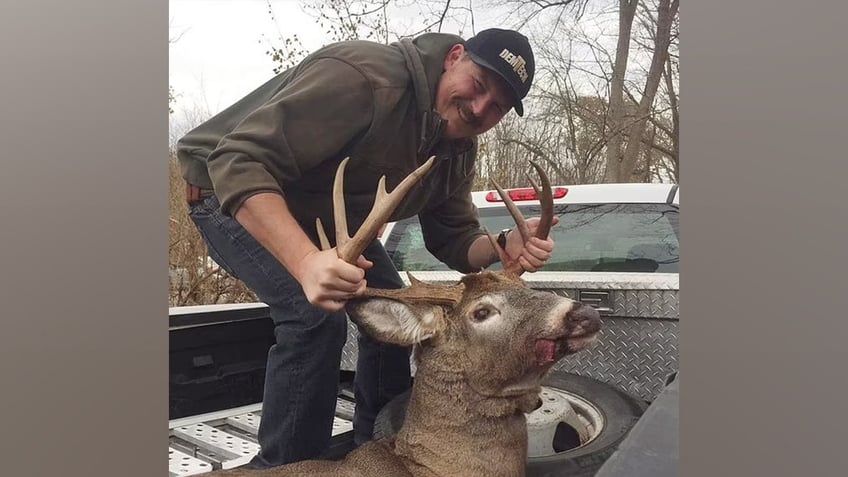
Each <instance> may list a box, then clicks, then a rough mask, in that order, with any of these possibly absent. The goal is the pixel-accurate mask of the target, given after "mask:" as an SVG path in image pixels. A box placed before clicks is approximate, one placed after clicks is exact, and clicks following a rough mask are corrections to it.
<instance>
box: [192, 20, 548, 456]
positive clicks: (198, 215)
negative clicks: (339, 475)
mask: <svg viewBox="0 0 848 477" xmlns="http://www.w3.org/2000/svg"><path fill="white" fill-rule="evenodd" d="M533 72H534V59H533V52H532V50H531V48H530V44H529V42H528V41H527V39H526V38H525V37H524V36H523V35H521V34H519V33H517V32H514V31H510V30H500V29H491V30H485V31H482V32H480V33H479V34H478V35H476V36H475V37H473V38H471V39H469V40H468V41H467V42H465V41H463V39H462V38H460V37H458V36H454V35H448V34H441V33H429V34H424V35H421V36H419V37H417V38H415V39H414V40H410V39H404V40H401V41H400V42H398V43H394V44H391V45H382V44H377V43H372V42H365V41H349V42H341V43H336V44H333V45H329V46H326V47H324V48H322V49H320V50H318V51H316V52H315V53H313V54H311V55H310V56H308V57H307V58H306V59H304V60H303V61H302V62H301V63H300V64H298V65H297V66H295V67H293V68H291V69H289V70H287V71H285V72H283V73H281V74H279V75H278V76H276V77H274V78H273V79H271V80H270V81H268V82H267V83H265V84H264V85H262V86H260V87H259V88H258V89H256V90H255V91H253V92H252V93H250V94H248V95H247V96H246V97H245V98H243V99H241V100H240V101H238V102H237V103H235V104H234V105H232V106H231V107H229V108H228V109H226V110H224V111H223V112H221V113H219V114H218V115H216V116H214V117H213V118H211V119H210V120H208V121H207V122H205V123H204V124H201V125H200V126H199V127H197V128H196V129H194V130H192V131H191V132H189V133H188V134H187V135H186V136H185V137H184V138H182V139H181V140H180V142H179V144H178V156H179V160H180V164H181V167H182V171H183V176H184V178H185V179H186V181H187V183H188V196H189V197H188V198H189V203H190V213H191V217H192V219H193V221H194V222H195V224H196V225H197V227H198V229H199V230H200V233H201V235H202V236H203V238H204V240H205V241H206V243H207V245H208V249H209V254H210V256H212V258H213V259H214V260H215V261H216V262H217V263H218V264H220V265H221V266H222V267H223V268H224V269H225V270H227V271H228V272H229V273H231V274H232V275H234V276H236V277H238V278H239V279H241V280H242V281H243V282H244V283H246V284H247V286H249V287H250V288H251V289H252V290H253V291H254V292H255V293H256V295H257V296H258V297H259V299H261V300H262V301H263V302H265V303H267V304H268V305H269V306H270V310H271V317H272V319H273V321H274V324H275V337H276V344H275V345H274V346H272V348H271V350H270V351H269V354H268V367H267V373H266V380H265V392H264V402H263V412H262V421H261V425H260V429H259V443H260V446H261V451H260V453H259V454H258V455H257V456H256V458H254V460H253V462H252V466H254V467H260V468H261V467H270V466H274V465H279V464H283V463H289V462H294V461H298V460H303V459H308V458H315V457H318V456H320V454H321V453H322V452H323V451H325V450H326V449H327V447H328V443H329V438H330V431H331V425H332V419H333V414H334V408H335V400H336V391H337V385H338V379H339V362H340V357H341V350H342V347H343V345H344V342H345V338H346V330H347V324H346V317H345V315H344V312H343V308H344V304H345V301H346V300H349V299H350V298H352V297H354V296H356V295H357V294H359V293H361V292H362V291H363V290H364V288H365V286H366V283H367V284H368V286H370V287H374V288H399V287H401V286H402V285H403V283H402V281H401V280H400V277H399V275H398V273H397V271H396V270H395V269H394V267H393V265H392V264H391V261H390V260H389V258H388V256H387V254H386V252H385V250H384V249H383V248H382V246H381V245H380V243H379V242H378V241H376V240H375V241H374V242H373V243H372V244H371V245H370V246H369V247H368V249H367V250H366V251H365V252H364V254H363V256H361V257H359V259H358V261H357V263H356V264H355V265H352V264H348V263H345V262H343V261H342V260H340V259H339V258H338V257H337V255H336V250H335V249H332V250H328V251H321V250H319V248H318V247H317V246H316V244H317V243H318V240H317V238H316V232H315V218H316V217H320V218H321V220H322V222H323V223H324V224H325V227H327V226H329V227H330V230H328V231H327V232H328V235H329V236H330V237H333V236H334V231H333V230H332V224H333V220H332V194H331V190H332V183H333V176H334V174H335V172H336V169H337V166H338V164H339V162H340V161H341V160H342V159H343V158H345V157H347V156H350V161H349V163H348V166H347V170H346V175H345V178H346V179H345V198H346V199H345V200H346V205H347V214H348V223H349V230H351V232H354V231H355V230H357V229H358V227H359V225H360V224H361V223H362V221H363V220H364V218H365V216H366V215H367V213H368V211H369V210H370V209H371V206H372V204H373V201H374V195H375V192H376V188H377V182H378V179H379V178H380V176H382V175H385V176H386V178H387V180H386V185H387V188H388V189H389V190H392V189H393V188H394V187H395V186H396V185H397V184H398V183H399V182H400V181H401V180H402V179H403V178H404V177H406V175H407V174H409V173H410V172H412V171H413V170H414V169H415V168H416V167H417V166H419V165H420V164H422V163H423V162H424V161H425V160H427V159H428V158H429V157H430V156H432V155H435V156H436V163H435V164H434V166H433V168H432V169H431V171H430V172H429V174H428V175H427V176H426V177H425V178H424V179H423V181H422V182H421V184H420V185H418V186H416V187H415V188H413V190H412V191H411V192H410V193H409V194H408V195H407V198H406V199H405V201H404V202H403V203H402V204H401V205H400V206H399V207H398V209H397V211H396V212H395V214H394V216H393V218H392V219H393V220H397V219H400V218H403V217H409V216H411V215H415V214H418V216H419V220H420V221H421V224H422V228H423V233H424V238H425V241H426V244H427V248H428V250H430V251H431V252H432V253H433V254H434V255H435V256H436V257H438V258H439V259H440V260H442V261H443V262H445V263H446V264H448V265H449V266H451V267H452V268H454V269H456V270H459V271H462V272H470V271H476V270H480V269H481V268H484V267H486V266H488V265H490V264H491V263H493V262H495V261H497V260H498V256H497V254H496V253H495V252H494V250H493V248H492V246H491V244H490V242H489V241H488V239H487V238H486V237H485V235H484V234H483V232H482V231H481V230H480V225H479V222H478V219H477V213H476V209H475V208H474V206H473V204H472V202H471V194H470V191H471V185H472V182H473V179H474V161H475V156H476V147H477V143H476V136H477V135H478V134H481V133H483V132H485V131H487V130H488V129H490V128H491V127H493V126H494V125H495V124H497V123H498V121H500V120H501V118H503V116H504V115H505V114H506V113H507V112H508V111H509V110H510V109H513V108H514V109H515V111H516V112H517V113H518V114H519V115H522V114H523V106H522V103H521V100H522V99H523V98H524V97H525V96H526V94H527V92H528V90H529V88H530V85H531V83H532V80H533ZM213 191H214V192H213ZM537 223H538V220H537V219H531V220H530V221H529V224H530V226H531V231H532V230H535V227H536V225H537ZM505 237H506V241H507V253H509V254H510V256H513V257H515V256H520V257H521V258H520V259H519V261H520V263H521V264H522V266H523V267H524V268H525V269H526V270H528V271H535V270H538V269H539V268H540V267H541V266H542V264H543V263H544V262H545V260H547V259H548V258H549V257H550V252H551V250H552V248H553V242H552V241H551V240H549V239H548V240H540V239H533V240H531V241H529V242H528V243H527V244H526V245H525V244H523V242H522V240H521V237H520V234H518V233H508V234H506V236H505ZM408 360H409V350H408V349H404V348H400V347H396V346H390V345H385V344H380V343H377V342H376V341H374V340H373V339H371V338H370V337H368V336H366V335H364V334H363V336H361V337H360V340H359V353H358V362H357V368H356V375H355V383H354V391H355V395H356V403H357V405H356V412H355V416H354V435H355V441H356V443H357V444H361V443H362V442H364V441H366V440H368V439H370V438H371V434H372V431H373V423H374V418H375V417H376V414H377V412H378V411H379V409H380V407H382V406H383V405H384V404H385V403H386V402H388V401H389V400H390V399H391V398H393V397H394V396H396V395H397V394H399V393H401V392H403V391H404V390H406V389H407V388H408V387H409V386H410V372H409V361H408Z"/></svg>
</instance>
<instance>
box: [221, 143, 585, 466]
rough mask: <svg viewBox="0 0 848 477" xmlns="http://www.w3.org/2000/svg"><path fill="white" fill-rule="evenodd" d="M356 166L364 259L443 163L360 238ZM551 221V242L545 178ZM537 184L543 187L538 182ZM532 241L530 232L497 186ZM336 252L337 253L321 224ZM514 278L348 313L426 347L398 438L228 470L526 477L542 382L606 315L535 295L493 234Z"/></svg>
mask: <svg viewBox="0 0 848 477" xmlns="http://www.w3.org/2000/svg"><path fill="white" fill-rule="evenodd" d="M345 163H346V160H345V161H344V162H342V164H341V165H340V166H339V170H338V172H337V175H336V181H335V184H334V208H335V215H334V220H335V222H336V237H337V240H336V244H337V250H338V253H339V256H340V257H342V258H343V259H344V260H346V261H348V262H354V261H355V260H356V258H357V257H358V256H359V254H361V253H362V251H363V250H364V249H365V246H366V245H367V243H368V242H369V241H370V240H372V239H373V237H374V236H375V235H376V232H377V230H378V229H379V228H380V227H381V226H382V225H383V223H385V221H386V220H388V218H389V216H390V215H391V213H392V211H393V210H394V208H395V207H396V206H397V205H398V204H399V203H400V201H401V199H402V197H403V195H404V194H405V193H406V191H407V190H409V188H411V187H412V185H413V184H414V182H415V181H417V180H419V179H420V178H421V177H422V176H423V175H424V174H425V173H426V171H427V170H428V169H429V167H430V165H432V158H431V160H430V161H428V162H427V163H425V164H424V165H423V166H421V168H419V169H418V170H416V171H415V172H413V174H411V175H410V176H409V177H407V178H406V180H404V181H403V182H402V183H401V184H400V185H399V186H398V187H397V188H395V190H394V191H393V192H392V193H391V194H387V193H386V191H385V183H384V181H381V183H380V185H379V186H378V194H377V199H376V200H375V205H374V208H373V210H372V211H371V213H370V214H369V217H368V218H367V219H366V221H365V223H363V226H362V227H361V228H360V229H359V231H358V232H357V234H356V235H355V236H354V237H353V238H350V237H349V236H348V234H347V225H346V220H345V211H344V199H343V195H342V194H343V193H342V188H341V183H342V176H343V174H344V167H345ZM533 166H534V167H535V168H536V170H537V171H538V172H539V174H540V176H541V179H542V188H541V189H540V188H539V187H538V186H536V184H535V183H533V186H534V188H536V190H537V193H538V194H539V195H540V197H542V199H541V202H542V214H541V215H542V218H541V223H540V226H539V227H538V229H537V231H536V232H537V236H539V237H547V234H548V232H549V230H550V226H551V222H552V219H553V199H552V197H551V187H550V183H549V182H548V179H547V177H546V176H545V174H544V172H542V170H541V169H540V168H539V167H538V166H537V165H536V164H533ZM531 182H532V181H531ZM496 187H497V189H498V191H499V193H500V194H501V197H502V198H503V200H504V201H505V202H506V204H507V207H508V208H509V210H510V212H511V214H512V216H513V218H514V219H515V221H516V224H517V225H518V230H519V231H521V233H522V236H523V237H524V238H525V240H527V239H528V236H527V224H526V222H525V220H524V218H523V217H522V215H521V213H520V212H519V211H518V209H517V207H515V205H514V204H513V203H512V201H511V200H510V199H509V196H508V195H506V194H505V193H504V191H503V190H502V189H501V188H500V187H499V186H497V185H496ZM317 227H318V229H319V235H320V236H321V243H322V247H323V248H324V249H328V248H330V245H329V243H328V241H327V239H326V235H325V234H324V232H323V227H322V225H321V223H320V221H318V223H317ZM489 239H490V241H491V242H492V246H493V247H494V248H495V250H497V251H498V254H499V256H500V257H501V261H502V262H503V265H504V270H503V271H500V272H492V271H483V272H479V273H472V274H468V275H465V276H464V277H463V278H462V279H461V280H460V282H459V283H457V284H455V285H452V286H437V285H431V284H426V283H423V282H420V281H418V280H415V279H414V278H412V277H411V276H410V280H411V282H412V285H411V286H410V287H407V288H403V289H400V290H377V289H368V290H367V291H366V293H365V295H364V296H363V297H360V298H357V299H354V300H351V301H350V302H348V305H347V307H346V309H347V312H348V315H349V316H350V318H351V319H352V320H353V321H354V322H355V323H357V324H358V325H359V327H360V328H361V329H362V330H363V331H365V332H367V333H369V334H371V335H372V336H374V337H375V338H376V339H379V340H381V341H385V342H388V343H394V344H399V345H406V346H412V345H414V346H416V347H417V350H416V354H415V356H416V360H417V361H416V363H417V373H416V375H415V382H414V385H413V389H412V394H411V397H410V401H409V407H408V409H407V414H406V419H405V421H404V423H403V426H402V427H401V429H400V431H399V432H398V434H397V435H396V436H394V437H391V438H388V439H383V440H378V441H372V442H368V443H366V444H364V445H362V446H360V447H358V448H357V449H355V450H353V451H351V452H350V453H349V454H348V455H347V456H346V458H345V459H344V460H342V461H337V462H336V461H303V462H297V463H294V464H289V465H284V466H280V467H275V468H271V469H265V470H242V469H235V470H230V471H223V472H220V475H222V476H223V475H227V476H231V477H240V476H243V477H285V476H302V477H319V476H325V477H329V476H338V477H342V476H344V477H366V476H370V477H378V476H379V477H383V476H393V477H394V476H397V477H483V476H486V477H498V476H502V477H521V476H524V475H525V464H526V459H527V425H526V419H525V413H528V412H531V411H532V410H534V409H535V408H536V407H538V406H539V404H540V400H539V392H540V390H541V381H542V378H543V377H544V376H545V374H546V373H547V371H548V370H549V369H550V368H551V367H552V366H553V365H554V363H555V362H556V361H558V360H559V359H560V358H562V357H564V356H565V355H568V354H572V353H576V352H577V351H580V350H581V349H584V348H586V347H587V346H589V345H590V344H592V343H593V342H594V340H595V338H596V334H597V332H598V330H599V329H600V320H599V316H598V313H597V311H595V310H594V309H593V308H591V307H589V306H585V305H582V304H581V303H578V302H575V301H572V300H569V299H567V298H564V297H561V296H558V295H555V294H553V293H547V292H542V291H537V290H533V289H530V288H529V287H527V285H526V284H525V283H524V282H523V281H522V280H521V279H520V278H519V276H520V275H521V273H522V272H523V269H522V268H521V266H520V265H519V264H518V263H517V261H514V260H512V259H510V257H509V256H508V255H507V254H506V252H505V251H504V250H502V249H501V248H500V247H499V246H498V245H497V243H496V240H495V239H494V237H493V236H492V235H491V234H489Z"/></svg>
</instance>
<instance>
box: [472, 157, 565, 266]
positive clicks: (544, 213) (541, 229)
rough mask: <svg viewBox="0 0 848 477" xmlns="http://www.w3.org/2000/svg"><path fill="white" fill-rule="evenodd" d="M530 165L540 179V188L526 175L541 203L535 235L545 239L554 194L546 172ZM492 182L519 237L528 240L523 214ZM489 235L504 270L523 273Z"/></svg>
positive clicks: (499, 187) (549, 227)
mask: <svg viewBox="0 0 848 477" xmlns="http://www.w3.org/2000/svg"><path fill="white" fill-rule="evenodd" d="M530 165H532V166H533V168H534V169H536V172H538V173H539V177H540V178H541V180H542V187H541V189H540V188H539V186H538V185H537V184H536V182H535V181H534V180H533V179H532V178H531V177H530V175H529V174H528V175H527V179H528V180H529V181H530V184H531V185H532V186H533V189H534V190H535V191H536V196H538V197H539V203H540V205H541V213H540V214H539V226H538V227H537V228H536V237H538V238H540V239H545V238H547V237H548V233H549V232H550V231H551V224H552V223H553V220H554V196H553V192H552V191H551V182H550V181H549V180H548V176H547V174H545V171H543V170H542V168H541V167H539V165H538V164H536V163H535V162H533V161H530ZM492 183H493V184H494V185H495V189H497V191H498V194H499V195H500V196H501V199H503V201H504V204H505V205H506V208H507V209H508V210H509V213H510V214H511V215H512V218H513V219H514V220H515V225H516V229H518V232H519V233H520V234H521V237H522V238H523V239H524V241H525V242H527V241H528V240H530V230H529V228H528V227H527V221H526V220H525V219H524V215H522V214H521V211H520V210H518V207H516V205H515V203H514V202H513V201H512V199H510V198H509V194H507V193H506V192H504V190H503V189H502V188H501V186H500V185H498V183H497V182H495V181H494V180H492ZM486 233H487V235H488V236H489V241H490V242H491V243H492V247H493V248H494V249H495V251H497V252H498V256H500V258H501V263H502V264H503V268H504V271H505V272H507V273H511V274H513V275H516V276H517V275H521V274H522V273H524V267H522V266H521V264H520V263H518V259H513V258H511V257H510V256H509V255H507V253H506V250H504V249H502V248H501V247H500V245H498V243H497V240H496V239H495V237H494V236H493V235H492V234H490V233H488V231H487V232H486Z"/></svg>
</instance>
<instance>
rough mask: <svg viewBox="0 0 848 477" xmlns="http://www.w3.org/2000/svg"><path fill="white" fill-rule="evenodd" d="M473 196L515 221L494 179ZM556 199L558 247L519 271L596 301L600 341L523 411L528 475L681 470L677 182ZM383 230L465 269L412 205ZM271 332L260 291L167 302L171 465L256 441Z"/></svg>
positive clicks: (237, 456)
mask: <svg viewBox="0 0 848 477" xmlns="http://www.w3.org/2000/svg"><path fill="white" fill-rule="evenodd" d="M508 192H509V193H510V195H511V197H512V198H513V200H514V201H515V202H516V205H518V206H519V209H520V210H521V211H522V213H523V214H524V215H525V216H526V217H533V216H536V215H538V212H539V211H538V201H537V200H536V198H535V195H534V193H533V190H532V189H512V190H509V191H508ZM474 202H475V205H476V206H477V207H478V209H479V212H480V217H481V221H482V223H483V225H484V226H485V227H486V228H487V229H488V230H490V231H492V232H493V233H495V234H497V233H498V232H499V231H500V230H502V229H505V228H508V227H510V226H512V225H513V224H514V223H513V221H512V218H511V217H510V215H509V213H508V212H507V211H506V209H505V207H504V205H503V202H502V201H501V199H500V198H499V197H498V196H497V194H496V193H494V192H490V191H485V192H475V193H474ZM554 204H555V206H554V207H555V208H554V211H555V213H556V214H557V215H558V216H559V217H560V223H559V224H558V225H557V226H555V227H554V228H553V229H552V230H551V237H552V238H553V239H554V241H555V242H556V248H555V252H554V256H553V257H552V258H551V259H550V260H549V261H548V263H547V264H546V266H545V267H544V269H543V270H541V271H539V272H536V273H532V274H525V275H524V276H523V277H522V278H523V279H524V280H525V281H527V282H528V284H529V285H530V286H531V287H533V288H538V289H543V290H548V291H551V292H553V293H557V294H561V295H566V296H568V297H570V298H573V299H576V300H580V301H582V302H584V303H587V304H590V305H592V306H594V307H596V308H597V309H598V311H599V312H600V313H601V316H602V320H603V328H602V330H601V335H600V339H599V344H598V345H597V346H595V347H594V348H593V349H591V350H586V351H583V352H581V353H578V354H576V355H574V356H571V357H568V358H566V359H564V360H562V361H561V362H560V363H559V364H558V365H557V367H556V368H555V369H554V371H553V372H552V373H551V376H550V377H549V379H548V381H547V383H546V387H545V388H544V390H543V402H544V405H543V406H542V407H541V408H539V409H537V410H536V411H534V412H533V413H532V414H531V415H529V416H528V426H529V431H530V433H529V436H530V442H529V449H528V450H529V456H530V457H529V459H528V466H527V473H528V476H529V477H541V476H591V475H595V476H599V477H614V476H615V477H618V476H624V475H627V476H629V477H630V476H632V477H636V476H641V475H645V476H647V475H651V476H653V477H660V476H664V475H669V476H670V475H677V471H676V465H677V459H678V454H677V422H676V419H677V399H676V396H677V382H676V381H674V382H673V383H672V384H670V385H669V382H671V381H672V378H673V377H674V376H675V375H676V372H677V369H678V347H677V339H678V323H679V306H678V304H679V275H678V266H679V263H680V252H679V250H680V247H679V215H680V190H679V187H678V186H677V185H673V184H598V185H579V186H558V187H554ZM381 240H382V241H383V243H384V245H385V247H386V250H387V251H388V252H389V255H390V256H391V257H392V260H393V262H394V263H395V265H396V267H397V268H398V270H401V271H402V272H403V271H407V272H412V273H413V274H414V276H415V277H416V278H418V279H420V280H423V281H429V282H438V283H449V282H455V281H457V280H458V278H459V277H460V274H459V273H457V272H453V271H450V270H449V269H448V268H447V267H446V266H444V265H443V264H441V263H440V262H439V261H438V260H436V259H435V258H434V257H433V256H432V255H431V254H430V253H429V252H428V251H427V250H426V248H425V246H424V241H423V237H422V235H421V229H420V226H419V224H418V221H417V219H416V218H410V219H406V220H402V221H398V222H395V223H391V224H388V225H387V226H386V229H385V230H384V231H383V233H382V236H381ZM493 268H497V266H494V267H493ZM402 276H404V274H403V273H402ZM348 331H349V333H348V340H347V343H346V345H345V348H344V350H343V354H342V369H343V370H344V371H343V380H342V382H341V383H340V388H339V389H340V392H339V398H338V406H337V412H336V414H337V419H336V423H335V426H334V431H333V433H334V437H333V440H332V449H331V452H330V453H329V454H328V456H327V457H328V458H336V457H341V456H342V455H344V453H346V452H347V451H348V450H349V449H350V448H351V445H352V442H351V441H352V439H351V432H350V429H351V428H352V426H351V419H352V415H353V406H354V405H355V404H354V402H353V397H352V392H350V383H351V382H352V372H353V370H354V369H355V363H356V352H357V351H356V339H355V337H356V334H357V330H356V328H355V327H354V326H353V325H352V324H349V327H348ZM272 343H273V333H272V325H271V321H270V317H269V316H268V312H267V307H265V306H264V305H262V304H243V305H223V306H209V307H184V308H172V309H171V310H170V357H171V359H170V376H169V377H170V399H169V402H170V406H169V408H170V409H169V411H170V412H169V414H170V416H169V419H170V422H169V432H170V443H169V444H170V445H169V472H170V475H171V476H178V475H194V474H197V473H201V472H205V471H209V470H212V469H213V468H231V467H236V466H238V465H241V464H243V463H245V462H247V461H248V460H249V459H250V458H251V457H252V456H253V455H254V454H255V453H256V452H257V451H258V446H257V444H256V430H257V428H258V422H259V420H260V419H261V396H262V383H263V379H264V366H265V354H266V352H267V350H268V348H269V347H270V345H271V344H272ZM406 397H407V396H400V397H398V398H397V399H396V400H395V401H393V402H391V403H390V404H389V405H388V406H386V408H385V409H384V410H383V411H382V412H381V413H380V415H379V416H378V419H377V424H376V431H375V432H376V433H377V435H378V436H385V435H389V434H391V433H393V432H394V431H396V430H397V428H399V426H400V423H401V422H402V419H403V414H404V412H405V404H406V401H405V399H406ZM646 409H647V411H646ZM617 449H618V451H617V452H616V450H617ZM610 456H613V457H610Z"/></svg>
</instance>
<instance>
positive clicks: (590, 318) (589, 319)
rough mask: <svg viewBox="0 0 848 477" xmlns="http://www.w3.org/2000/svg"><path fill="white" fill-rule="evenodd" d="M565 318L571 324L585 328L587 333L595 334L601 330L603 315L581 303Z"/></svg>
mask: <svg viewBox="0 0 848 477" xmlns="http://www.w3.org/2000/svg"><path fill="white" fill-rule="evenodd" d="M565 318H566V320H567V321H568V322H569V323H572V324H574V325H578V326H580V327H581V328H583V331H585V332H586V333H595V332H597V331H598V330H600V329H601V315H600V314H599V313H598V310H596V309H594V308H592V307H591V306H589V305H584V304H583V303H580V302H577V303H575V304H574V308H572V309H571V310H570V311H569V312H568V313H566V314H565Z"/></svg>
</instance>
